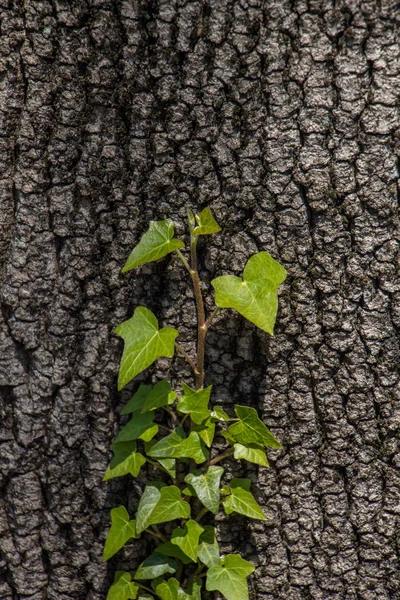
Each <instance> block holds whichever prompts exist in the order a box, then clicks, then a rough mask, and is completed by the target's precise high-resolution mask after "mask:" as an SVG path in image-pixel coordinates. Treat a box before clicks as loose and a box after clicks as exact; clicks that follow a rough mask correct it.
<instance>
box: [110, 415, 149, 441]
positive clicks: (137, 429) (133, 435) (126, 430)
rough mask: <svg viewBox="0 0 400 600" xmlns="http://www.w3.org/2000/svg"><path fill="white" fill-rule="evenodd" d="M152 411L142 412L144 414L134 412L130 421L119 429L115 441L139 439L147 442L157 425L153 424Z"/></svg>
mask: <svg viewBox="0 0 400 600" xmlns="http://www.w3.org/2000/svg"><path fill="white" fill-rule="evenodd" d="M153 419H154V412H153V411H151V412H148V413H144V415H138V414H134V415H133V417H132V418H131V420H130V421H128V423H127V424H126V425H125V427H123V428H122V429H121V431H120V432H119V434H118V435H117V437H116V438H115V441H116V442H131V441H133V440H137V439H139V438H140V439H141V440H144V441H145V442H149V441H150V440H151V439H152V438H153V437H154V436H155V435H156V433H157V431H158V426H157V425H154V423H153Z"/></svg>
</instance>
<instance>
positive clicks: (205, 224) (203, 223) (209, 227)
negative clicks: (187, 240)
mask: <svg viewBox="0 0 400 600" xmlns="http://www.w3.org/2000/svg"><path fill="white" fill-rule="evenodd" d="M195 219H196V222H197V227H195V228H194V229H193V230H192V235H208V234H210V233H217V232H218V231H221V227H220V226H219V225H218V223H217V221H216V220H215V219H214V217H213V215H212V213H211V210H210V208H209V207H208V206H207V208H205V209H204V210H202V211H201V213H200V214H199V215H195Z"/></svg>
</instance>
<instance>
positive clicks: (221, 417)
mask: <svg viewBox="0 0 400 600" xmlns="http://www.w3.org/2000/svg"><path fill="white" fill-rule="evenodd" d="M211 418H212V419H215V420H216V421H222V422H223V421H229V420H230V416H229V415H228V414H226V412H225V411H224V410H223V409H222V408H221V407H220V406H214V407H213V409H212V411H211Z"/></svg>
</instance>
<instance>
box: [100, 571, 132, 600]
mask: <svg viewBox="0 0 400 600" xmlns="http://www.w3.org/2000/svg"><path fill="white" fill-rule="evenodd" d="M138 592H139V586H137V585H136V583H134V582H133V581H131V576H130V573H125V572H123V571H117V572H116V573H115V578H114V583H113V584H112V586H111V587H110V589H109V590H108V594H107V600H135V598H136V597H137V595H138Z"/></svg>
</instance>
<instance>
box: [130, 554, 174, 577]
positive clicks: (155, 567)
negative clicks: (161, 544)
mask: <svg viewBox="0 0 400 600" xmlns="http://www.w3.org/2000/svg"><path fill="white" fill-rule="evenodd" d="M177 566H178V565H177V563H176V560H174V559H173V558H171V557H169V556H163V555H162V554H159V553H157V552H153V554H151V555H150V556H149V557H148V558H146V560H145V561H143V562H142V564H141V565H140V567H139V568H138V570H137V571H136V573H135V577H134V578H135V579H155V578H156V577H160V576H161V575H165V573H175V571H176V569H177Z"/></svg>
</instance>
